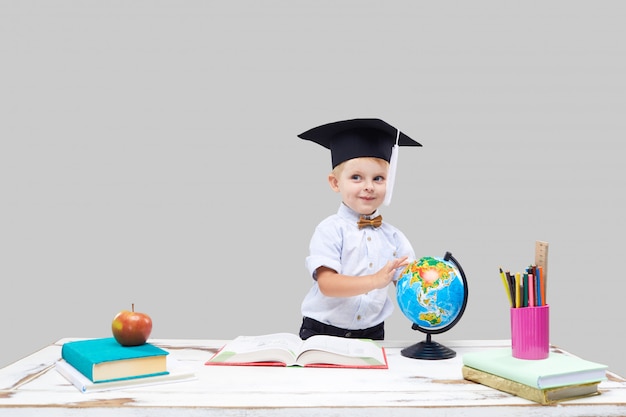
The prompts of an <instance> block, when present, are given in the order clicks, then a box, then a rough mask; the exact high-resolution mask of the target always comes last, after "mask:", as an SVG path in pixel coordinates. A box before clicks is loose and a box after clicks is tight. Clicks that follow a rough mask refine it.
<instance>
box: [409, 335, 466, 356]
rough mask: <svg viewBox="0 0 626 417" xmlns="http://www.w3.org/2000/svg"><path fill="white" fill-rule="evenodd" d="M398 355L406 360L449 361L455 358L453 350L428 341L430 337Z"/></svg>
mask: <svg viewBox="0 0 626 417" xmlns="http://www.w3.org/2000/svg"><path fill="white" fill-rule="evenodd" d="M428 336H430V335H428ZM400 353H401V354H402V356H404V357H407V358H412V359H427V360H439V359H450V358H454V357H455V356H456V352H455V351H454V350H452V349H450V348H448V347H446V346H444V345H442V344H440V343H437V342H433V341H432V340H430V337H428V338H427V340H425V341H423V342H419V343H416V344H414V345H411V346H409V347H406V348H404V349H402V350H401V351H400Z"/></svg>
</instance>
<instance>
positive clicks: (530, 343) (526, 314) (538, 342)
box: [511, 305, 550, 359]
mask: <svg viewBox="0 0 626 417" xmlns="http://www.w3.org/2000/svg"><path fill="white" fill-rule="evenodd" d="M511 348H512V351H513V357H515V358H518V359H545V358H547V357H548V353H549V350H550V306H548V305H545V306H539V307H518V308H511Z"/></svg>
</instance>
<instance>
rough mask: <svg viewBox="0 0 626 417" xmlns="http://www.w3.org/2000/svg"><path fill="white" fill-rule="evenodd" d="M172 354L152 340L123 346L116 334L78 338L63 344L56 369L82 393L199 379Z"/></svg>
mask: <svg viewBox="0 0 626 417" xmlns="http://www.w3.org/2000/svg"><path fill="white" fill-rule="evenodd" d="M168 355H169V352H167V351H166V350H164V349H161V348H160V347H158V346H155V345H153V344H151V343H144V344H143V345H139V346H122V345H120V344H119V343H118V342H117V341H116V340H115V339H114V338H112V337H111V338H100V339H86V340H77V341H72V342H66V343H64V344H63V347H62V348H61V359H60V360H58V361H57V362H56V363H55V369H56V370H57V371H58V372H59V373H60V374H61V375H63V376H64V377H65V378H66V379H67V380H68V381H70V382H71V383H72V384H73V385H74V386H75V387H76V388H77V389H78V390H79V391H81V392H90V391H104V390H111V389H119V388H127V387H131V386H143V385H153V384H157V383H165V382H176V381H186V380H191V379H194V378H195V373H194V372H193V370H191V369H186V368H184V367H181V366H178V365H177V364H176V363H175V361H173V360H171V359H169V358H168Z"/></svg>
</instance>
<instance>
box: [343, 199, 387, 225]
mask: <svg viewBox="0 0 626 417" xmlns="http://www.w3.org/2000/svg"><path fill="white" fill-rule="evenodd" d="M337 214H338V215H339V217H341V218H343V219H346V220H348V221H349V222H352V223H354V224H356V222H358V221H359V218H360V217H361V215H360V214H359V213H357V212H356V211H354V210H352V209H351V208H350V207H348V206H347V205H345V204H344V203H341V205H340V206H339V210H338V211H337ZM378 214H379V213H378V210H376V211H375V212H374V213H372V214H370V215H369V216H365V218H366V219H373V218H374V217H376V216H378Z"/></svg>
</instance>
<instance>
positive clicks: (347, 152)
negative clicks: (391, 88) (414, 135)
mask: <svg viewBox="0 0 626 417" xmlns="http://www.w3.org/2000/svg"><path fill="white" fill-rule="evenodd" d="M298 137H299V138H301V139H306V140H310V141H312V142H315V143H318V144H320V145H322V146H323V147H325V148H328V149H330V153H331V159H332V165H333V168H335V167H336V166H337V165H339V164H340V163H342V162H344V161H347V160H349V159H353V158H361V157H374V158H381V159H384V160H385V161H387V162H389V175H388V178H387V194H386V196H385V202H384V203H385V205H389V203H390V202H391V194H392V191H393V186H394V182H395V176H396V168H397V160H398V146H422V145H421V144H420V143H418V142H416V141H414V140H413V139H411V138H410V137H408V136H407V135H405V134H404V133H402V132H400V130H398V129H396V128H395V127H393V126H391V125H390V124H388V123H387V122H384V121H382V120H380V119H350V120H341V121H338V122H333V123H328V124H325V125H321V126H318V127H314V128H313V129H310V130H307V131H306V132H304V133H301V134H299V135H298ZM396 145H397V146H396Z"/></svg>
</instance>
